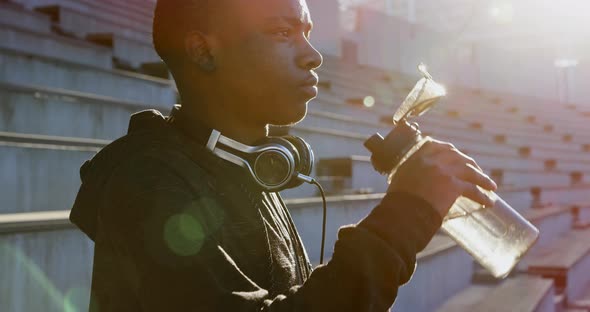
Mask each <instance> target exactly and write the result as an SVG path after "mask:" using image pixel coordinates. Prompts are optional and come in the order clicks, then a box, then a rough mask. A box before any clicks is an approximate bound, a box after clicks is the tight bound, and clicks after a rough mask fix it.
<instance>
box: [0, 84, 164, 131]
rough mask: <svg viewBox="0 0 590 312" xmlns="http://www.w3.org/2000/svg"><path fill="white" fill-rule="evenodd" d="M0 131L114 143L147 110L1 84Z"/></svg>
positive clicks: (84, 95)
mask: <svg viewBox="0 0 590 312" xmlns="http://www.w3.org/2000/svg"><path fill="white" fill-rule="evenodd" d="M0 98H2V101H1V102H0V119H1V120H3V121H4V122H2V123H0V131H3V132H13V133H14V132H16V133H28V134H39V133H42V134H45V135H52V136H62V137H80V138H95V139H108V140H114V139H116V138H118V137H121V136H123V135H124V134H125V133H126V132H127V125H128V123H129V116H130V115H131V114H133V113H135V112H137V111H141V110H144V109H147V108H156V109H160V110H161V111H162V113H164V114H166V113H167V111H168V110H169V109H170V106H168V105H160V106H156V105H153V106H147V105H145V104H143V103H137V102H129V101H125V100H121V99H116V98H112V97H106V96H99V95H96V94H91V93H83V92H76V91H68V90H64V89H55V88H47V87H45V88H42V87H38V86H30V85H21V84H18V85H17V84H7V83H0Z"/></svg>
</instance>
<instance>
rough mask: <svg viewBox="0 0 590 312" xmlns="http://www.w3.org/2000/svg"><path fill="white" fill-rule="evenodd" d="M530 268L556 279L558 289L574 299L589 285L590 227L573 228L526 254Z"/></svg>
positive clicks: (567, 299) (532, 270) (546, 276)
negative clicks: (546, 244)
mask: <svg viewBox="0 0 590 312" xmlns="http://www.w3.org/2000/svg"><path fill="white" fill-rule="evenodd" d="M527 264H528V271H529V273H530V274H534V275H539V276H542V277H545V278H551V279H554V280H555V285H556V291H557V293H563V294H564V295H565V298H566V302H568V303H569V302H575V301H576V300H578V299H580V298H581V297H582V296H583V295H584V291H585V290H586V289H587V288H588V287H589V286H590V275H589V274H588V272H590V231H589V230H572V231H570V232H568V233H566V234H564V235H562V236H561V237H559V238H558V239H556V240H554V241H553V243H551V244H550V245H548V246H546V247H544V248H541V249H540V250H537V251H536V252H535V253H534V254H530V255H528V256H527Z"/></svg>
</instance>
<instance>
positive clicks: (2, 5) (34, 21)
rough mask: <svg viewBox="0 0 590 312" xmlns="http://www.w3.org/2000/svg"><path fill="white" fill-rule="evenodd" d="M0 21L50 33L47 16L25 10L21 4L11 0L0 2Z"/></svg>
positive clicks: (49, 23)
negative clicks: (9, 0) (10, 0)
mask: <svg viewBox="0 0 590 312" xmlns="http://www.w3.org/2000/svg"><path fill="white" fill-rule="evenodd" d="M0 21H2V24H4V25H10V26H14V27H19V28H23V29H27V30H31V31H35V32H40V33H45V34H49V33H51V19H50V18H49V16H46V15H44V14H41V13H39V12H34V11H31V10H26V9H25V8H23V7H22V6H20V5H18V4H15V3H11V2H6V1H3V2H0Z"/></svg>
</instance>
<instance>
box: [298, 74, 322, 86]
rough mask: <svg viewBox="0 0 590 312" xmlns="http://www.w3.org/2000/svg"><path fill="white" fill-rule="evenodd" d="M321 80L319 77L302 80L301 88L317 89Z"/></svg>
mask: <svg viewBox="0 0 590 312" xmlns="http://www.w3.org/2000/svg"><path fill="white" fill-rule="evenodd" d="M318 82H319V79H318V77H317V76H313V75H311V76H309V77H307V78H306V79H304V80H302V81H301V83H300V84H299V86H301V87H315V86H317V85H318Z"/></svg>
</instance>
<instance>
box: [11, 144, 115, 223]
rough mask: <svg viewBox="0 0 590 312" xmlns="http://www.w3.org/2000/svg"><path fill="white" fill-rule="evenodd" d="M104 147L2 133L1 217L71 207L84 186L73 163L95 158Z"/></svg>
mask: <svg viewBox="0 0 590 312" xmlns="http://www.w3.org/2000/svg"><path fill="white" fill-rule="evenodd" d="M93 143H94V144H93ZM104 144H105V143H104V142H100V141H98V140H94V141H90V142H88V141H86V142H77V140H73V139H71V140H67V141H66V140H64V139H62V138H55V137H47V136H38V135H37V136H31V135H14V134H7V133H0V155H2V157H0V170H1V172H2V175H0V187H1V189H2V196H0V203H1V205H0V207H1V208H0V214H2V213H18V212H29V211H49V210H64V209H69V208H71V206H72V204H73V200H74V198H75V195H76V192H77V189H78V188H79V184H80V177H79V170H78V169H77V168H76V167H78V166H74V165H73V164H81V163H83V162H84V161H85V160H87V159H89V158H91V157H92V156H93V155H94V154H95V153H96V152H97V151H98V150H99V149H100V148H99V146H104ZM31 194H35V196H31Z"/></svg>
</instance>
